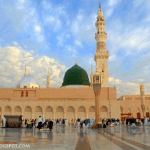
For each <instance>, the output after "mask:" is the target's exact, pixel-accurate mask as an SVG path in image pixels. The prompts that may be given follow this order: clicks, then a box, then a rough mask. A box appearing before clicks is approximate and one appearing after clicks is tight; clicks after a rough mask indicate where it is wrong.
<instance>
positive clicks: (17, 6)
mask: <svg viewBox="0 0 150 150" xmlns="http://www.w3.org/2000/svg"><path fill="white" fill-rule="evenodd" d="M99 2H100V1H98V0H9V1H6V0H0V20H1V21H0V87H2V88H5V87H11V88H14V87H16V85H17V84H18V83H19V81H20V80H21V79H22V77H23V74H24V67H25V66H27V73H29V71H30V72H31V74H32V75H33V76H34V77H35V78H36V79H37V80H38V83H39V85H40V87H43V88H44V87H46V78H47V70H48V68H50V84H51V85H50V86H51V87H54V88H55V87H60V86H61V85H62V82H63V77H64V74H65V72H66V71H67V69H69V68H71V67H72V66H73V65H74V64H75V62H76V61H77V63H78V65H79V66H80V67H82V68H84V69H85V70H86V71H87V73H88V75H89V79H90V73H91V65H93V67H94V71H95V61H94V54H95V51H96V41H95V38H94V36H95V33H96V27H95V22H96V17H97V12H98V9H99ZM101 7H102V11H103V13H104V16H105V21H106V33H107V36H108V37H107V41H106V44H107V45H106V48H107V50H108V51H109V54H110V57H109V60H108V70H109V86H110V87H114V85H115V87H116V88H117V97H120V96H121V95H129V94H132V95H134V94H140V91H139V90H140V88H139V87H140V83H143V84H144V85H145V93H146V94H150V51H149V50H150V42H149V39H150V3H149V1H147V0H132V1H131V0H101Z"/></svg>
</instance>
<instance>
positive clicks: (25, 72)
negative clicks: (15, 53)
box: [24, 66, 27, 77]
mask: <svg viewBox="0 0 150 150" xmlns="http://www.w3.org/2000/svg"><path fill="white" fill-rule="evenodd" d="M26 75H27V70H26V66H25V70H24V77H25V76H26Z"/></svg>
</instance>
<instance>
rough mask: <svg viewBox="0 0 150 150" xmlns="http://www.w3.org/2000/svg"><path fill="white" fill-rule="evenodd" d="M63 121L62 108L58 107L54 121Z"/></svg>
mask: <svg viewBox="0 0 150 150" xmlns="http://www.w3.org/2000/svg"><path fill="white" fill-rule="evenodd" d="M59 118H61V119H63V118H64V108H63V107H62V106H58V107H57V108H56V119H59Z"/></svg>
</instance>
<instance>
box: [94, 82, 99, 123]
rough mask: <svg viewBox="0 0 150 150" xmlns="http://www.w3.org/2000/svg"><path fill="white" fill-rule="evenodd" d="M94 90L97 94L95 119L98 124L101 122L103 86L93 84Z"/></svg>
mask: <svg viewBox="0 0 150 150" xmlns="http://www.w3.org/2000/svg"><path fill="white" fill-rule="evenodd" d="M93 90H94V94H95V119H96V124H98V122H99V121H100V91H101V84H93Z"/></svg>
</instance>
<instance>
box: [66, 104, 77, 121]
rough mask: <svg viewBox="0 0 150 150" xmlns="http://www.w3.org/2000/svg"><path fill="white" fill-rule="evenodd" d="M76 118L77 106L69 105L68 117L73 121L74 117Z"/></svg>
mask: <svg viewBox="0 0 150 150" xmlns="http://www.w3.org/2000/svg"><path fill="white" fill-rule="evenodd" d="M74 118H75V108H74V107H73V106H69V107H68V108H67V119H68V120H69V122H71V120H72V119H74Z"/></svg>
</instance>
